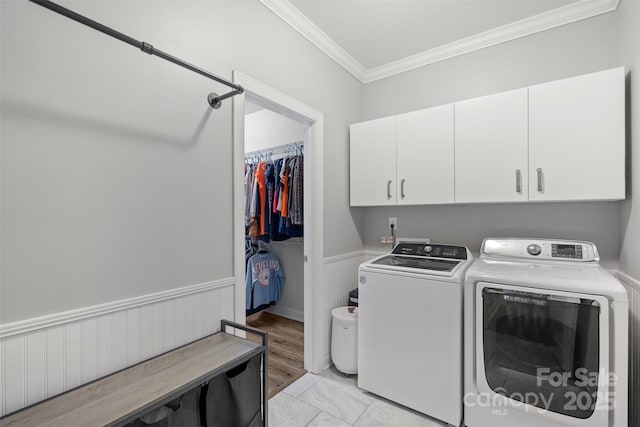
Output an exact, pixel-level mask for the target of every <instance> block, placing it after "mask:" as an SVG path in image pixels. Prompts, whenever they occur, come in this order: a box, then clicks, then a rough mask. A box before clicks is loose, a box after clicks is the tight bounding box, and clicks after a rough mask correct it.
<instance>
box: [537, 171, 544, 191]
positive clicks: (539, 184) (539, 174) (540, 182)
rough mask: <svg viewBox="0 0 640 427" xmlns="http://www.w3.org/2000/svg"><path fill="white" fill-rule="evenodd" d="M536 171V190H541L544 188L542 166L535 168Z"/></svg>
mask: <svg viewBox="0 0 640 427" xmlns="http://www.w3.org/2000/svg"><path fill="white" fill-rule="evenodd" d="M536 172H537V173H538V191H540V192H541V191H542V190H544V188H543V186H542V168H538V169H536Z"/></svg>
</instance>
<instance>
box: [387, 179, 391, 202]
mask: <svg viewBox="0 0 640 427" xmlns="http://www.w3.org/2000/svg"><path fill="white" fill-rule="evenodd" d="M390 198H391V180H389V181H387V199H390Z"/></svg>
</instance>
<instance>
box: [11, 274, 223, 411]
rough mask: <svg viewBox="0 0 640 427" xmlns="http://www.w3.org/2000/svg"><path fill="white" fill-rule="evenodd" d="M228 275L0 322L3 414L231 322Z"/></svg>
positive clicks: (207, 333)
mask: <svg viewBox="0 0 640 427" xmlns="http://www.w3.org/2000/svg"><path fill="white" fill-rule="evenodd" d="M233 285H234V280H233V278H227V279H222V280H218V281H215V282H209V283H204V284H198V285H193V286H187V287H183V288H178V289H174V290H171V291H165V292H160V293H157V294H151V295H144V296H142V297H136V298H131V299H128V300H122V301H116V302H113V303H108V304H104V305H100V306H94V307H86V308H83V309H79V310H73V311H70V312H64V313H59V314H54V315H49V316H44V317H41V318H36V319H27V320H24V321H19V322H14V323H10V324H4V325H0V384H1V387H2V389H0V394H1V396H0V409H1V411H2V412H1V414H0V415H5V414H9V413H11V412H14V411H17V410H19V409H21V408H23V407H25V406H27V405H31V404H34V403H36V402H39V401H41V400H43V399H46V398H48V397H51V396H55V395H56V394H59V393H62V392H64V391H67V390H70V389H73V388H75V387H78V386H80V385H82V384H85V383H87V382H90V381H93V380H95V379H97V378H100V377H103V376H105V375H108V374H110V373H112V372H115V371H118V370H120V369H122V368H125V367H127V366H130V365H133V364H135V363H138V362H141V361H143V360H145V359H148V358H150V357H153V356H156V355H158V354H161V353H164V352H166V351H169V350H171V349H173V348H176V347H179V346H181V345H184V344H187V343H189V342H191V341H193V340H195V339H198V338H201V337H204V336H206V335H209V334H212V333H214V332H216V331H218V330H219V327H220V320H221V319H223V318H225V319H233V307H234V291H233Z"/></svg>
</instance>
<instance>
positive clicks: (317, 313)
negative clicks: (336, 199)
mask: <svg viewBox="0 0 640 427" xmlns="http://www.w3.org/2000/svg"><path fill="white" fill-rule="evenodd" d="M233 82H234V83H236V84H239V85H241V86H242V87H244V89H245V93H244V95H238V96H235V97H234V98H233V236H234V237H233V242H234V245H233V246H234V247H233V255H234V256H233V259H234V277H235V281H236V283H235V321H236V322H239V323H245V322H246V313H245V302H246V294H245V282H244V277H245V258H244V221H243V218H244V214H243V212H244V182H243V179H244V176H243V175H244V170H243V165H244V102H245V98H246V99H248V100H250V101H251V102H254V103H257V104H259V105H262V106H264V107H266V108H269V109H270V110H273V111H275V112H277V113H279V114H282V115H284V116H287V117H289V118H291V119H293V120H296V121H298V122H302V123H305V124H307V126H308V127H307V131H306V132H305V146H304V155H305V161H304V169H305V171H304V256H305V264H304V368H305V369H306V370H307V371H311V372H315V373H318V372H319V371H321V370H322V369H323V368H324V366H322V359H323V355H322V354H319V353H318V352H319V351H320V352H321V351H322V350H321V348H322V346H321V345H320V341H321V340H322V317H321V310H322V307H324V304H323V295H322V293H321V289H322V283H323V282H322V267H323V256H324V210H323V208H324V206H323V205H324V202H323V197H324V191H323V159H324V157H323V156H324V154H323V152H324V148H323V145H324V142H323V129H324V116H323V114H322V113H321V112H319V111H317V110H315V109H313V108H311V107H309V106H307V105H305V104H303V103H301V102H299V101H297V100H295V99H293V98H291V97H289V96H287V95H285V94H284V93H282V92H279V91H277V90H275V89H273V88H271V87H269V86H267V85H265V84H264V83H261V82H259V81H257V80H255V79H253V78H251V77H249V76H247V75H245V74H242V73H240V72H238V71H234V72H233Z"/></svg>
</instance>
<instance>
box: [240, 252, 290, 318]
mask: <svg viewBox="0 0 640 427" xmlns="http://www.w3.org/2000/svg"><path fill="white" fill-rule="evenodd" d="M284 279H285V277H284V272H283V271H282V268H281V267H280V261H279V260H278V258H277V257H276V256H275V254H273V253H271V252H258V253H256V254H255V255H253V256H252V257H251V258H250V259H249V262H248V264H247V278H246V283H245V286H246V297H247V300H246V309H247V310H249V309H252V308H255V307H258V306H260V305H263V304H269V303H271V302H274V301H278V300H279V299H280V296H281V295H282V290H283V288H284ZM252 295H253V305H252V304H251V302H252V298H251V296H252Z"/></svg>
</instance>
